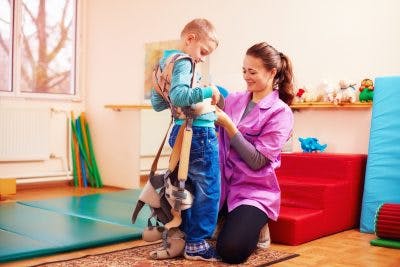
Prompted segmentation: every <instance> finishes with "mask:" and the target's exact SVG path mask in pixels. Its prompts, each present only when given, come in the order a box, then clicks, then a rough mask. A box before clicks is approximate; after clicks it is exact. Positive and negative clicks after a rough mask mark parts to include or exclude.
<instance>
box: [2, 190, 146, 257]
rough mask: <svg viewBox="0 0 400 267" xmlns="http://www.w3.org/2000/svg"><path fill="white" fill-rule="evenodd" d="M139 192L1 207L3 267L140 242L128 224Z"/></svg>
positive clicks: (142, 217)
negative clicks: (131, 241)
mask: <svg viewBox="0 0 400 267" xmlns="http://www.w3.org/2000/svg"><path fill="white" fill-rule="evenodd" d="M139 193H140V190H124V191H119V192H113V193H105V194H94V195H87V196H82V197H62V198H54V199H46V200H42V201H22V202H17V203H4V204H0V262H7V261H13V260H18V259H24V258H30V257H36V256H43V255H49V254H53V253H59V252H66V251H71V250H77V249H82V248H87V247H93V246H99V245H106V244H112V243H117V242H122V241H128V240H134V239H140V238H141V234H142V232H143V228H144V227H145V226H147V218H148V216H149V214H150V210H149V209H148V208H144V209H143V210H142V212H141V213H140V214H139V217H138V220H137V223H136V224H135V225H132V224H131V222H130V219H131V214H132V210H133V208H134V206H135V205H136V201H137V199H138V195H139Z"/></svg>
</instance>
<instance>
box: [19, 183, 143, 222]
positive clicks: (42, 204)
mask: <svg viewBox="0 0 400 267" xmlns="http://www.w3.org/2000/svg"><path fill="white" fill-rule="evenodd" d="M140 192H141V190H139V189H132V190H122V191H118V192H112V193H103V194H93V195H86V196H81V197H62V198H56V199H49V200H40V201H20V202H19V203H20V204H24V205H27V206H32V207H36V208H41V209H45V210H51V211H56V212H58V213H62V214H68V215H74V216H78V217H82V218H87V219H91V220H96V221H101V222H107V223H112V224H119V225H123V226H129V227H131V226H132V223H131V215H132V212H133V209H134V208H135V206H136V201H137V199H138V197H139V194H140ZM149 217H150V209H149V208H148V206H145V207H143V209H142V210H141V212H140V214H139V216H138V218H137V220H136V223H135V225H134V226H136V227H140V228H144V227H146V226H147V219H148V218H149Z"/></svg>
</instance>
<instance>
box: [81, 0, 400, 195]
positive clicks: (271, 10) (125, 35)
mask: <svg viewBox="0 0 400 267" xmlns="http://www.w3.org/2000/svg"><path fill="white" fill-rule="evenodd" d="M167 6H168V7H167ZM398 10H400V2H398V1H396V0H382V1H375V0H366V1H361V0H360V1H355V0H353V1H345V0H336V1H318V0H303V1H296V0H284V1H273V0H249V1H240V0H230V1H212V0H203V1H200V2H199V1H195V0H188V1H179V0H170V1H161V0H153V1H147V0H135V1H132V0H114V1H110V0H87V2H86V9H85V12H84V13H85V15H84V19H85V20H86V31H85V32H86V34H85V36H84V37H85V40H86V42H85V48H86V69H85V84H86V88H85V89H86V93H87V94H86V95H87V97H86V101H87V102H86V103H87V104H86V109H87V113H88V118H89V123H90V124H91V127H92V134H93V135H94V136H93V139H94V140H93V141H94V147H95V150H96V155H97V158H98V165H99V168H100V172H101V174H102V177H103V181H104V183H105V184H108V185H114V186H121V187H137V186H138V174H139V156H140V150H141V149H140V146H141V145H145V146H146V147H147V146H154V147H157V146H158V144H159V143H160V142H161V135H162V134H163V132H164V128H163V129H160V130H159V131H160V138H159V139H158V140H154V139H155V138H151V139H150V138H149V139H150V140H141V139H143V138H141V132H140V119H141V118H140V112H139V111H123V112H119V113H117V112H114V111H111V110H107V109H105V108H104V105H105V104H133V103H141V102H142V101H143V83H144V44H145V43H146V42H154V41H162V40H171V39H177V38H179V33H180V30H181V28H182V27H183V25H184V24H185V23H186V22H188V21H189V20H191V19H193V18H195V17H205V18H208V19H210V20H211V21H212V22H213V23H214V24H215V26H216V28H217V31H218V35H219V39H220V46H219V47H218V49H217V50H216V51H215V52H214V54H213V55H212V56H211V58H210V71H211V75H212V80H213V82H215V83H218V84H221V85H223V86H225V87H227V88H229V89H230V90H233V91H237V90H242V89H244V88H245V87H244V83H243V81H242V76H241V66H242V60H243V55H244V53H245V50H246V49H247V48H248V47H249V46H250V45H252V44H254V43H255V42H259V41H267V42H269V43H270V44H272V45H274V46H275V47H276V48H277V49H278V50H281V51H282V52H283V53H286V54H287V55H289V56H290V57H291V58H292V61H293V65H294V72H295V75H296V81H297V84H298V85H299V86H303V85H306V86H308V87H313V86H316V85H317V84H318V83H319V82H320V81H322V80H327V81H330V82H332V83H337V82H338V81H339V80H340V79H350V80H355V81H361V80H362V79H364V78H366V77H369V78H375V77H377V76H381V75H396V74H397V75H399V74H400V50H399V49H398V47H400V34H399V32H400V17H399V16H398V14H397V13H398ZM370 112H371V110H370V109H362V110H359V109H357V110H338V109H328V110H315V109H310V110H302V111H300V112H296V113H295V131H294V133H295V138H297V137H299V136H302V137H304V136H316V137H318V138H319V139H320V140H321V142H322V143H327V144H328V150H327V151H330V152H338V153H367V151H368V138H369V126H370V116H371V115H370ZM148 123H151V124H153V125H154V127H157V125H158V124H157V122H153V121H149V122H148ZM294 149H295V150H299V147H298V143H297V141H296V139H295V141H294ZM154 151H155V150H154Z"/></svg>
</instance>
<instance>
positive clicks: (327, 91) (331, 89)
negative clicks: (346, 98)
mask: <svg viewBox="0 0 400 267" xmlns="http://www.w3.org/2000/svg"><path fill="white" fill-rule="evenodd" d="M317 91H319V92H320V94H321V95H322V100H321V101H324V102H330V103H333V101H334V99H335V96H336V93H337V88H335V86H333V85H332V84H331V83H328V82H327V81H322V82H321V83H320V84H319V85H318V86H317Z"/></svg>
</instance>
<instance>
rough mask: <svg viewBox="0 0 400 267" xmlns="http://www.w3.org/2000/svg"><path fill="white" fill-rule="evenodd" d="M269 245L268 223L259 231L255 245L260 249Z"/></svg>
mask: <svg viewBox="0 0 400 267" xmlns="http://www.w3.org/2000/svg"><path fill="white" fill-rule="evenodd" d="M270 246H271V237H270V235H269V228H268V224H266V225H264V227H263V228H262V229H261V231H260V238H259V239H258V243H257V247H258V248H261V249H267V248H269V247H270Z"/></svg>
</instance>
